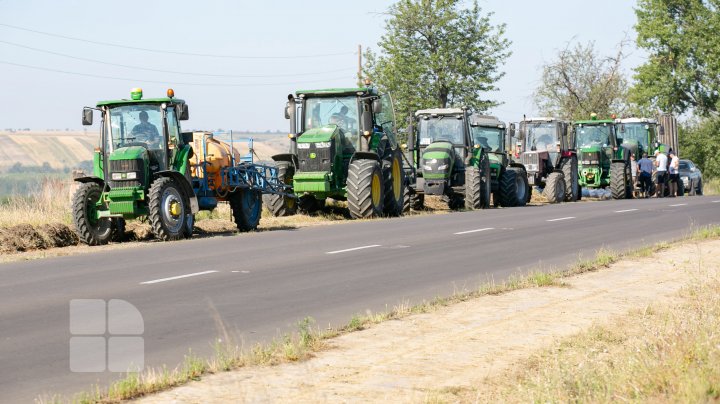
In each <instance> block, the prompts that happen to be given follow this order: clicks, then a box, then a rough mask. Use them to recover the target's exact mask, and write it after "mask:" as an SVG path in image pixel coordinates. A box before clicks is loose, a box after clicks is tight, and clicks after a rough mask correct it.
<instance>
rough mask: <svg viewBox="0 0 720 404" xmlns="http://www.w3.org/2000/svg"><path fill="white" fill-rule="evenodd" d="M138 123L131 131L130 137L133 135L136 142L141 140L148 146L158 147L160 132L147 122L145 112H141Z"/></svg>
mask: <svg viewBox="0 0 720 404" xmlns="http://www.w3.org/2000/svg"><path fill="white" fill-rule="evenodd" d="M139 118H140V123H139V124H137V125H135V127H134V128H133V129H132V132H130V133H131V135H135V136H136V137H137V138H138V140H142V141H143V142H145V143H148V144H149V145H154V146H158V147H159V146H160V132H158V130H157V127H155V125H153V124H151V123H150V122H148V114H147V112H145V111H141V112H140V115H139Z"/></svg>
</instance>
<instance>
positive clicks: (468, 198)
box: [465, 158, 492, 209]
mask: <svg viewBox="0 0 720 404" xmlns="http://www.w3.org/2000/svg"><path fill="white" fill-rule="evenodd" d="M480 165H481V167H468V168H466V169H465V209H487V208H489V207H490V194H491V191H492V184H491V183H490V162H489V161H488V160H487V158H485V159H483V160H482V162H481V163H480Z"/></svg>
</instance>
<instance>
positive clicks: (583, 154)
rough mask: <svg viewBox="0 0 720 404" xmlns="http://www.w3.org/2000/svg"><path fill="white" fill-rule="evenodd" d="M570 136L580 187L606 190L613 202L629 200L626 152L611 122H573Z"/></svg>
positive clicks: (628, 156) (627, 156)
mask: <svg viewBox="0 0 720 404" xmlns="http://www.w3.org/2000/svg"><path fill="white" fill-rule="evenodd" d="M573 130H574V136H575V139H576V144H577V147H578V148H579V150H580V159H579V162H580V165H579V167H578V173H579V177H580V185H581V186H584V187H587V188H608V187H609V188H610V193H611V194H612V197H613V199H628V198H632V197H633V183H632V171H631V165H630V149H629V148H628V147H627V145H623V139H622V138H620V137H619V136H618V133H617V125H616V123H615V119H614V117H613V119H604V120H601V119H597V115H595V114H592V115H591V119H590V120H581V121H575V122H574V124H573Z"/></svg>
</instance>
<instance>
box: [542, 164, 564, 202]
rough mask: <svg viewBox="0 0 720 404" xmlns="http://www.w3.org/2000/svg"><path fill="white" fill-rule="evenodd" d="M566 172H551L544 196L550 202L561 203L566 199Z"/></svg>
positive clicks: (546, 182)
mask: <svg viewBox="0 0 720 404" xmlns="http://www.w3.org/2000/svg"><path fill="white" fill-rule="evenodd" d="M565 184H567V182H566V181H565V174H563V173H562V172H560V171H555V172H552V173H550V175H548V177H547V181H545V189H544V190H543V196H545V199H547V200H548V202H550V203H560V202H562V201H564V200H565V197H566V195H567V192H566V189H565V187H566V185H565Z"/></svg>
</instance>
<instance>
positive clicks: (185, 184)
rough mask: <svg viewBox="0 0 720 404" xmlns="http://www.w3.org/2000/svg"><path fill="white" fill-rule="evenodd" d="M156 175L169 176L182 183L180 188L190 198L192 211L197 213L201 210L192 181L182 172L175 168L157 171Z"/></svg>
mask: <svg viewBox="0 0 720 404" xmlns="http://www.w3.org/2000/svg"><path fill="white" fill-rule="evenodd" d="M155 177H168V178H171V179H172V180H173V181H175V182H176V183H178V184H179V185H180V188H181V189H182V190H183V192H184V193H185V195H187V197H188V199H189V200H190V208H191V210H192V213H193V214H195V213H197V212H198V211H199V210H200V208H199V205H198V201H197V197H196V196H195V192H194V191H193V188H192V184H190V181H188V179H187V178H186V177H185V176H184V175H182V174H181V173H180V172H178V171H173V170H164V171H158V172H157V173H155Z"/></svg>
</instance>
